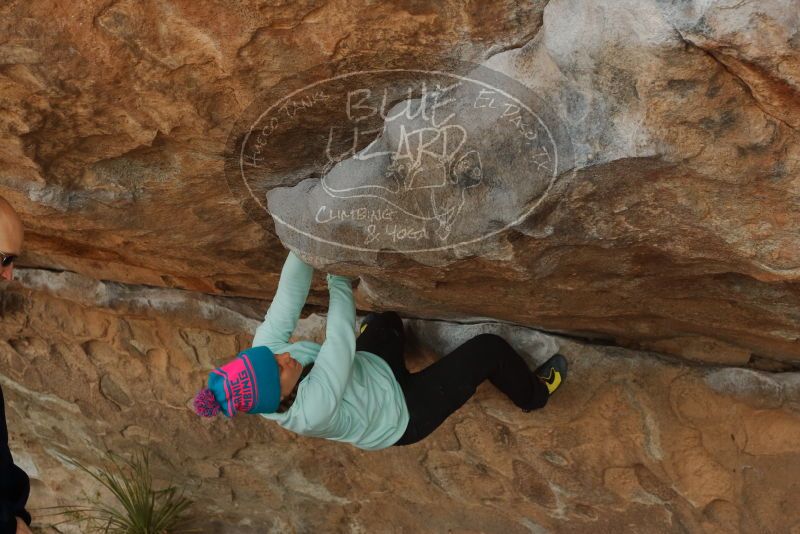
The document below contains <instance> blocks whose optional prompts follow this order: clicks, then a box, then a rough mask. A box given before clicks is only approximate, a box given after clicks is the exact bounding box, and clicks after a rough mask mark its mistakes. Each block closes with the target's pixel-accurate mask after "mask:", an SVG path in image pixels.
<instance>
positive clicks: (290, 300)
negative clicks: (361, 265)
mask: <svg viewBox="0 0 800 534" xmlns="http://www.w3.org/2000/svg"><path fill="white" fill-rule="evenodd" d="M313 272H314V271H313V269H312V268H311V266H309V265H307V264H306V263H305V262H303V261H302V260H300V258H298V257H297V256H296V255H295V254H294V253H291V252H290V253H289V257H288V258H286V263H285V264H284V265H283V270H282V271H281V278H280V282H278V290H277V292H276V293H275V298H274V299H273V301H272V305H271V306H270V307H269V310H267V314H266V316H265V318H264V322H263V323H262V324H261V325H260V326H259V327H258V328H257V329H256V333H255V337H254V338H253V346H254V347H257V346H267V347H269V349H270V350H271V351H272V352H273V353H275V354H280V353H282V352H288V353H289V354H291V356H292V358H294V359H295V360H297V361H299V362H300V363H301V364H302V365H303V366H304V367H305V366H306V365H308V364H310V363H312V362H313V363H314V368H313V369H312V370H311V372H310V373H309V374H308V376H306V378H305V379H303V380H302V381H301V382H300V385H299V386H298V389H297V396H296V397H295V401H294V403H293V404H292V406H291V408H289V410H287V411H286V412H284V413H269V414H261V415H262V416H263V417H265V418H267V419H271V420H273V421H276V422H277V423H278V424H279V425H281V426H282V427H283V428H285V429H287V430H291V431H292V432H296V433H298V434H302V435H304V436H313V437H318V438H325V439H331V440H335V441H343V442H346V443H352V444H353V445H354V446H356V447H358V448H361V449H366V450H376V449H383V448H385V447H389V446H391V445H394V443H395V442H396V441H397V440H398V439H400V436H402V435H403V433H404V432H405V430H406V426H407V425H408V418H409V416H408V408H407V407H406V402H405V398H404V397H403V391H402V390H401V389H400V384H398V383H397V380H396V379H395V378H394V374H393V373H392V370H391V368H390V367H389V365H388V364H387V363H386V362H385V361H384V360H383V359H381V358H380V357H378V356H376V355H375V354H372V353H370V352H366V351H356V334H355V316H356V308H355V301H354V299H353V289H352V287H351V285H350V281H349V280H348V279H347V278H345V277H343V276H336V275H332V274H329V275H328V276H327V279H328V289H329V292H330V304H329V307H328V323H327V326H326V328H325V341H324V343H323V344H322V345H319V344H317V343H314V342H312V341H298V342H296V343H289V338H290V337H291V335H292V332H294V329H295V327H296V326H297V321H298V320H299V318H300V312H301V310H302V309H303V306H304V305H305V302H306V299H307V298H308V291H309V289H310V287H311V277H312V275H313Z"/></svg>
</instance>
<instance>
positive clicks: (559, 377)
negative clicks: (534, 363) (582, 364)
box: [533, 354, 567, 395]
mask: <svg viewBox="0 0 800 534" xmlns="http://www.w3.org/2000/svg"><path fill="white" fill-rule="evenodd" d="M533 374H535V375H536V378H538V379H539V380H541V382H542V383H543V384H544V385H545V386H547V392H548V393H549V394H550V395H552V394H553V392H555V390H557V389H558V387H559V386H560V385H561V383H562V382H564V380H566V379H567V359H566V358H565V357H564V356H562V355H561V354H556V355H554V356H553V357H552V358H550V359H549V360H547V361H546V362H544V363H543V364H542V365H540V366H539V367H538V368H537V369H536V370H535V371H534V372H533Z"/></svg>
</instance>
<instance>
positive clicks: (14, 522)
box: [0, 197, 31, 534]
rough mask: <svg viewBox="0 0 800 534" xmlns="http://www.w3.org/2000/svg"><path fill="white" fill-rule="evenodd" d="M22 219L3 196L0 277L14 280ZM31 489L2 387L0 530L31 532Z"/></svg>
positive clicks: (0, 206)
mask: <svg viewBox="0 0 800 534" xmlns="http://www.w3.org/2000/svg"><path fill="white" fill-rule="evenodd" d="M22 237H23V231H22V221H21V220H20V218H19V215H17V212H16V211H14V208H13V207H11V204H9V203H8V201H7V200H6V199H4V198H3V197H0V267H1V268H0V276H2V279H4V280H11V278H12V277H13V275H14V260H16V258H17V256H18V255H19V253H20V251H21V250H22ZM29 492H30V480H29V479H28V475H26V474H25V472H24V471H23V470H22V469H20V468H19V467H17V466H16V465H14V460H13V458H12V457H11V451H10V450H9V448H8V430H7V427H6V411H5V403H4V400H3V388H0V533H1V534H14V533H15V532H16V533H17V534H30V532H31V531H30V529H29V528H28V525H30V524H31V516H30V514H29V513H28V512H27V511H26V510H25V503H26V502H27V501H28V493H29Z"/></svg>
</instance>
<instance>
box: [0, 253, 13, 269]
mask: <svg viewBox="0 0 800 534" xmlns="http://www.w3.org/2000/svg"><path fill="white" fill-rule="evenodd" d="M0 258H2V259H0V265H2V266H3V267H8V266H9V265H11V264H12V263H14V260H16V259H17V255H16V254H6V253H5V252H0Z"/></svg>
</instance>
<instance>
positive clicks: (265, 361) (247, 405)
mask: <svg viewBox="0 0 800 534" xmlns="http://www.w3.org/2000/svg"><path fill="white" fill-rule="evenodd" d="M280 400H281V383H280V373H279V371H278V363H277V362H276V361H275V356H274V355H273V354H272V351H271V350H269V349H268V348H267V347H251V348H249V349H247V350H243V351H242V352H240V353H239V354H238V355H237V356H236V357H235V358H234V359H233V360H231V361H230V362H228V363H226V364H225V365H223V366H222V367H217V368H216V369H214V370H213V371H211V372H210V373H209V374H208V388H206V389H203V390H202V391H200V393H198V394H197V396H196V397H195V398H194V410H195V412H196V413H197V414H198V415H201V416H203V417H213V416H215V415H217V414H218V413H219V412H220V411H222V413H224V414H225V415H226V416H228V417H233V416H234V415H235V414H236V413H237V412H246V413H273V412H274V411H275V410H277V409H278V405H279V404H280Z"/></svg>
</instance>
